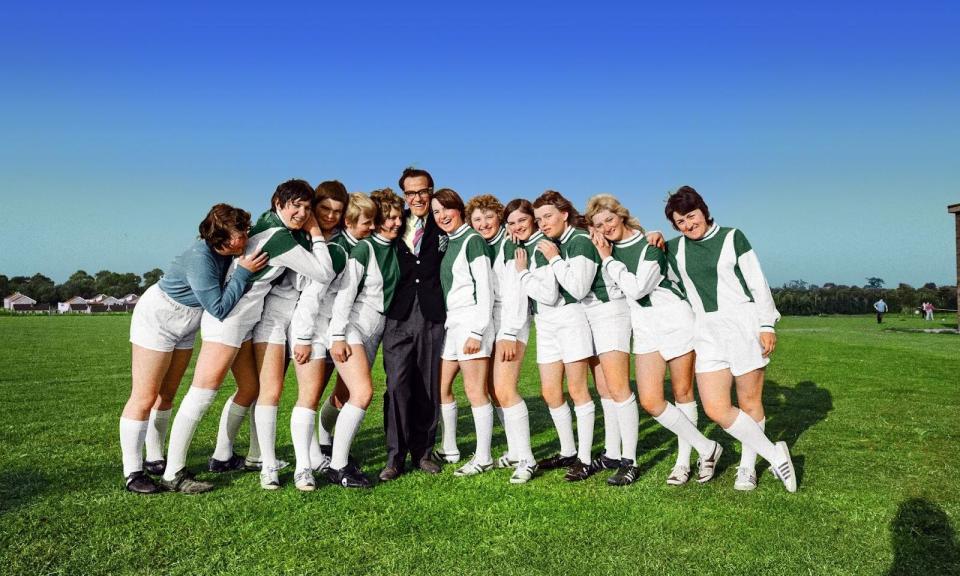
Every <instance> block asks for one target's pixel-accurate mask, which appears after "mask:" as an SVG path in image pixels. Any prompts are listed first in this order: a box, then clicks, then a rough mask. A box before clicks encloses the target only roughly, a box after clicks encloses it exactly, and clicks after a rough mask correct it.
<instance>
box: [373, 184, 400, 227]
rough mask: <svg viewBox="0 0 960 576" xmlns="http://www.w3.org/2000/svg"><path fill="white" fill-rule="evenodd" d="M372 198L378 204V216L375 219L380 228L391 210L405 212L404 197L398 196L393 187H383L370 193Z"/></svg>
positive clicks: (375, 204)
mask: <svg viewBox="0 0 960 576" xmlns="http://www.w3.org/2000/svg"><path fill="white" fill-rule="evenodd" d="M370 200H371V201H372V202H373V204H374V206H376V218H375V219H374V221H375V222H376V224H377V227H378V228H379V227H380V226H381V225H382V224H383V221H384V220H386V219H387V216H389V215H390V212H392V211H394V210H396V211H397V212H399V213H400V214H403V198H401V197H400V196H397V194H396V192H394V191H393V189H391V188H381V189H380V190H374V191H373V192H371V193H370Z"/></svg>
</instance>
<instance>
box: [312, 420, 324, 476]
mask: <svg viewBox="0 0 960 576" xmlns="http://www.w3.org/2000/svg"><path fill="white" fill-rule="evenodd" d="M314 430H315V431H317V434H310V466H311V467H316V466H319V465H320V462H322V461H323V452H321V451H320V439H319V438H317V436H318V435H319V434H320V432H319V430H320V424H319V423H318V422H314Z"/></svg>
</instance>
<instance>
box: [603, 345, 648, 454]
mask: <svg viewBox="0 0 960 576" xmlns="http://www.w3.org/2000/svg"><path fill="white" fill-rule="evenodd" d="M599 362H600V367H601V371H602V372H603V375H604V385H605V387H606V388H607V393H608V395H609V400H607V403H608V404H609V407H607V406H604V412H603V420H604V428H607V426H608V424H607V412H608V410H609V411H610V412H612V413H613V415H614V417H615V421H616V423H617V431H616V436H617V439H616V441H615V442H614V445H615V446H616V447H617V448H619V451H618V452H619V455H620V458H619V459H618V460H620V459H623V460H628V461H629V462H630V465H634V464H635V463H636V461H637V436H638V434H639V424H640V414H639V411H638V410H637V398H636V396H634V395H633V392H632V391H631V390H630V355H629V354H627V353H626V352H620V351H617V350H614V351H611V352H605V353H603V354H601V355H600V357H599ZM600 400H601V402H603V398H602V397H601V398H600ZM611 436H612V435H611V433H610V432H607V439H608V443H607V449H608V451H607V457H609V458H613V456H612V455H611V454H610V452H609V448H610V443H609V439H610V438H611ZM617 466H618V467H620V462H619V461H618V462H617Z"/></svg>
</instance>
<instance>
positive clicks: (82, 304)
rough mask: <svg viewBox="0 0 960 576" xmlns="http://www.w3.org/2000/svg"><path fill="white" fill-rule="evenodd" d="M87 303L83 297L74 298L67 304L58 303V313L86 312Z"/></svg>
mask: <svg viewBox="0 0 960 576" xmlns="http://www.w3.org/2000/svg"><path fill="white" fill-rule="evenodd" d="M87 310H88V308H87V301H86V300H85V299H84V298H83V297H82V296H74V297H73V298H71V299H69V300H67V301H66V302H57V312H59V313H61V314H63V313H64V312H86V311H87Z"/></svg>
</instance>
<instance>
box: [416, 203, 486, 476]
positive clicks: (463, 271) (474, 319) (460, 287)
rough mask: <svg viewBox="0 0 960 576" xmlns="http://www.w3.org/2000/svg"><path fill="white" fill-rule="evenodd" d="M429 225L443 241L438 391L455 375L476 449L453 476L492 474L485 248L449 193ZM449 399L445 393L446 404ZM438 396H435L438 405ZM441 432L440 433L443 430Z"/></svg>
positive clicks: (434, 207) (448, 386) (449, 384)
mask: <svg viewBox="0 0 960 576" xmlns="http://www.w3.org/2000/svg"><path fill="white" fill-rule="evenodd" d="M430 208H431V210H432V211H433V219H434V221H435V222H436V223H437V226H438V227H439V228H440V230H442V231H443V232H444V233H446V235H447V238H448V241H447V246H446V250H445V252H444V254H443V260H441V262H440V285H441V287H442V289H443V298H444V304H445V306H446V309H447V320H446V323H445V324H444V328H445V330H446V333H445V336H444V342H443V351H442V353H441V358H442V360H441V362H440V390H441V391H444V390H447V391H449V390H450V389H451V387H452V386H453V379H454V377H456V375H457V372H458V371H462V372H463V388H464V390H465V391H466V394H467V399H469V400H470V405H471V407H472V411H473V422H474V426H475V427H476V433H477V448H476V451H475V452H474V454H473V457H472V458H471V459H470V461H469V462H467V463H466V464H465V465H463V466H461V467H460V468H458V469H457V470H456V472H454V475H456V476H473V475H475V474H480V473H482V472H486V471H487V470H490V469H491V468H493V457H492V455H491V453H490V442H491V438H492V436H493V405H492V404H491V403H490V398H489V396H488V395H487V386H486V378H487V369H488V366H489V364H490V354H491V352H492V350H493V342H494V336H495V334H494V331H493V322H492V321H491V314H492V313H493V278H492V277H493V272H492V270H491V268H490V257H489V255H488V254H487V243H486V241H484V239H483V237H482V236H480V234H479V233H477V231H476V230H474V229H473V228H471V227H470V225H469V224H467V222H466V214H465V209H464V205H463V200H462V199H461V198H460V195H459V194H457V193H456V192H455V191H453V190H451V189H449V188H441V189H440V190H437V191H436V192H435V193H434V195H433V199H432V200H431V201H430ZM450 396H452V393H450V392H448V398H449V397H450ZM443 397H444V394H443V393H442V392H441V401H442V400H443ZM445 432H446V429H445Z"/></svg>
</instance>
